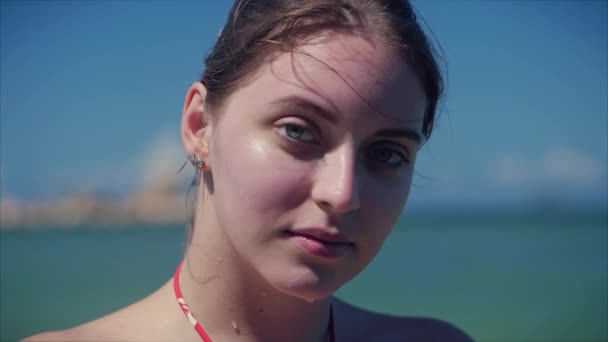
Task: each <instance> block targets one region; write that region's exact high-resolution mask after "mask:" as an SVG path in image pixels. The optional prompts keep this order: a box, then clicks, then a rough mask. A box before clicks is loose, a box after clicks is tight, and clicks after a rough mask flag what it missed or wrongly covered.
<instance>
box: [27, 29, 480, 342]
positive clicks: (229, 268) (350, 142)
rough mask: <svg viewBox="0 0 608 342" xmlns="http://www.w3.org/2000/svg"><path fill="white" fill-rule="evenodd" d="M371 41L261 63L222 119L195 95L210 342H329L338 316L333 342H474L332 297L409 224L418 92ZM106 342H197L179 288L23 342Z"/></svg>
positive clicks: (337, 43) (315, 43)
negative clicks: (326, 238)
mask: <svg viewBox="0 0 608 342" xmlns="http://www.w3.org/2000/svg"><path fill="white" fill-rule="evenodd" d="M373 38H374V37H372V36H371V35H357V36H350V35H344V34H331V33H330V34H325V35H323V36H319V37H316V38H314V39H310V40H309V41H307V42H306V43H304V44H302V45H301V46H300V47H299V48H298V50H297V51H295V53H283V54H278V55H276V56H274V58H273V59H272V60H271V61H269V62H268V63H265V64H264V65H263V66H262V67H260V68H259V70H257V72H256V74H255V75H254V77H253V78H252V79H250V80H249V81H248V82H247V83H246V84H244V85H243V86H241V87H240V88H239V89H237V90H236V91H235V92H233V93H232V94H231V95H230V97H229V98H228V99H227V101H226V102H225V103H224V105H223V106H222V108H221V109H217V108H214V109H213V110H211V109H209V108H208V107H207V106H206V105H205V96H206V89H205V87H204V86H203V85H202V84H200V83H195V84H193V85H192V86H191V87H190V89H189V90H188V93H187V95H186V100H185V104H184V110H183V119H182V127H181V133H182V142H183V145H184V148H185V152H186V153H187V154H191V153H194V154H196V155H197V156H199V157H200V158H202V159H203V160H204V161H205V165H204V167H203V184H204V185H203V186H201V187H200V188H199V194H198V196H199V201H198V208H197V214H196V221H195V229H194V233H193V237H192V242H191V244H190V246H189V248H188V250H187V252H186V256H185V258H184V266H183V269H182V273H181V274H180V283H181V289H182V292H183V294H184V298H185V299H186V302H187V303H188V304H189V306H190V309H191V311H192V313H193V314H194V316H195V317H196V318H197V320H198V321H199V322H201V324H202V325H203V327H204V329H205V330H206V331H207V333H208V334H209V335H210V336H211V338H212V339H213V340H215V341H243V342H248V341H326V340H327V334H328V332H327V327H328V320H329V306H330V303H331V304H332V305H333V310H334V317H335V321H336V333H337V339H338V341H359V340H361V341H363V340H365V341H370V340H372V341H373V340H378V341H385V340H399V341H402V340H412V341H419V340H437V341H468V340H469V339H468V337H466V335H464V334H463V333H461V332H460V331H459V330H457V329H456V328H453V327H452V326H450V325H448V324H447V323H443V322H440V321H436V320H430V319H421V318H404V317H393V316H388V315H382V314H378V313H372V312H369V311H365V310H362V309H359V308H356V307H353V306H350V305H348V304H346V303H344V302H342V301H340V300H338V299H335V298H332V297H331V295H332V293H333V292H335V291H336V290H337V289H338V288H339V287H340V286H342V285H343V284H344V283H346V282H348V281H349V280H350V279H352V278H353V277H354V276H355V275H357V274H358V273H359V272H360V271H361V270H363V269H364V268H365V266H367V265H368V264H369V262H370V261H371V260H372V259H373V258H374V256H375V255H376V254H377V252H378V251H379V249H380V247H381V246H382V244H383V242H384V240H385V238H386V237H387V236H388V234H389V233H390V231H391V229H392V227H393V225H394V223H395V221H396V220H397V218H398V216H399V214H400V213H401V210H402V208H403V206H404V205H405V203H406V200H407V195H408V193H409V188H410V184H411V179H412V175H413V171H414V163H415V157H416V151H417V149H418V145H419V143H418V141H416V139H415V138H414V136H415V135H420V134H421V130H422V120H423V115H424V110H425V95H424V92H423V90H422V88H421V87H420V84H419V82H418V80H417V79H416V77H415V76H414V73H413V71H412V70H411V68H410V67H409V66H408V65H407V64H406V63H405V62H404V61H403V60H402V59H401V58H400V57H399V56H397V55H396V54H394V53H393V52H392V51H390V50H388V49H386V48H384V47H383V46H379V45H375V44H374V42H375V41H378V40H377V39H373ZM303 103H305V104H303ZM313 105H314V106H313ZM315 106H316V107H315ZM313 107H314V108H313ZM321 113H326V114H327V115H326V116H328V117H324V115H321ZM383 130H392V131H395V130H400V131H401V132H402V135H400V136H394V135H392V134H391V135H390V136H388V135H386V134H379V132H381V131H383ZM306 228H316V229H321V230H324V231H326V232H329V233H336V234H338V233H339V234H341V235H340V236H341V239H343V240H345V242H346V241H347V242H348V243H344V244H342V245H341V247H340V248H339V257H336V258H326V257H321V256H318V255H314V254H311V253H310V252H308V251H307V250H306V249H303V248H301V244H300V242H301V241H302V240H301V239H298V238H297V237H295V236H293V235H292V233H293V232H297V231H299V230H301V229H306ZM235 326H236V327H237V329H235ZM100 339H104V340H133V341H135V340H140V341H144V340H148V341H149V340H175V341H177V340H181V341H199V340H200V338H199V337H198V335H196V333H195V331H194V329H193V328H192V327H191V326H190V324H189V322H188V321H187V319H186V318H185V316H184V315H183V313H182V312H181V311H180V309H179V307H178V305H177V304H176V302H175V297H174V295H173V289H172V283H171V281H169V282H168V283H167V284H166V285H165V286H163V287H162V288H161V289H159V290H158V291H157V292H155V293H154V294H152V295H151V296H149V297H147V298H145V299H144V300H142V301H140V302H138V303H135V304H133V305H131V306H129V307H127V308H125V309H122V310H120V311H118V312H116V313H113V314H111V315H108V316H106V317H103V318H101V319H99V320H96V321H93V322H90V323H87V324H85V325H82V326H79V327H76V328H73V329H70V330H66V331H61V332H50V333H46V334H42V335H37V336H34V337H33V338H31V339H28V340H32V341H33V340H100Z"/></svg>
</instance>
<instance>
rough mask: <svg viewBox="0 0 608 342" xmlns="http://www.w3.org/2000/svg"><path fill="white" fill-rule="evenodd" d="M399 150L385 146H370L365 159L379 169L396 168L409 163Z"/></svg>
mask: <svg viewBox="0 0 608 342" xmlns="http://www.w3.org/2000/svg"><path fill="white" fill-rule="evenodd" d="M401 150H402V148H393V147H390V146H386V145H382V146H372V147H370V149H369V150H368V151H367V158H368V159H369V160H370V161H371V162H372V163H374V164H377V165H379V166H381V167H388V168H398V167H400V166H402V165H403V164H406V163H408V162H409V161H408V159H407V157H406V156H405V154H404V153H403V152H402V151H401Z"/></svg>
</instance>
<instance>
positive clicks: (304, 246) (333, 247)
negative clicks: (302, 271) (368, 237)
mask: <svg viewBox="0 0 608 342" xmlns="http://www.w3.org/2000/svg"><path fill="white" fill-rule="evenodd" d="M286 235H287V237H288V238H289V239H290V240H291V239H292V240H293V241H294V242H295V244H296V246H297V247H298V248H299V249H300V250H301V251H303V252H305V253H306V254H311V255H313V256H317V257H321V258H326V259H337V258H340V257H342V256H344V255H345V254H346V253H348V251H349V250H351V249H352V248H353V247H354V243H353V242H351V241H350V240H348V239H347V238H346V237H344V236H342V235H340V234H331V233H328V232H327V231H326V230H321V229H303V230H297V231H292V230H288V231H286Z"/></svg>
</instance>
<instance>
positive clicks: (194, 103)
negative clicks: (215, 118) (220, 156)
mask: <svg viewBox="0 0 608 342" xmlns="http://www.w3.org/2000/svg"><path fill="white" fill-rule="evenodd" d="M206 96H207V88H205V86H204V85H203V84H202V83H200V82H196V83H194V84H192V85H191V86H190V88H189V89H188V92H187V93H186V98H185V100H184V109H183V111H182V126H181V136H182V144H183V145H184V150H185V151H186V155H191V154H195V155H196V156H197V157H199V158H201V159H202V160H203V161H204V162H205V164H204V165H203V167H202V169H201V171H209V170H211V163H210V160H209V147H208V144H207V143H208V141H209V138H210V137H211V130H212V127H211V118H210V117H209V113H205V98H206Z"/></svg>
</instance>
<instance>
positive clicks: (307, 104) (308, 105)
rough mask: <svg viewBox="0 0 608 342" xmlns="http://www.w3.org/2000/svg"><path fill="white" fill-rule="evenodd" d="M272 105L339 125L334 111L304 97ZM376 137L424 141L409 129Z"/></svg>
mask: <svg viewBox="0 0 608 342" xmlns="http://www.w3.org/2000/svg"><path fill="white" fill-rule="evenodd" d="M271 103H272V104H277V105H287V106H290V107H291V106H293V108H294V109H298V110H302V111H304V112H308V113H313V114H317V115H319V116H321V117H322V118H323V119H325V120H327V121H329V122H330V123H333V124H337V123H338V117H337V115H336V114H334V113H333V112H332V111H330V110H327V109H325V108H323V107H322V106H320V105H318V104H316V103H314V102H312V101H311V100H308V99H306V98H304V97H301V96H297V95H291V96H287V97H282V98H279V99H277V100H274V101H272V102H271ZM374 136H378V137H387V138H405V139H409V140H413V141H415V142H416V143H418V144H420V142H421V141H422V136H421V135H420V134H419V133H418V132H416V131H415V130H412V129H408V128H389V129H381V130H379V131H377V132H376V133H374Z"/></svg>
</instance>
